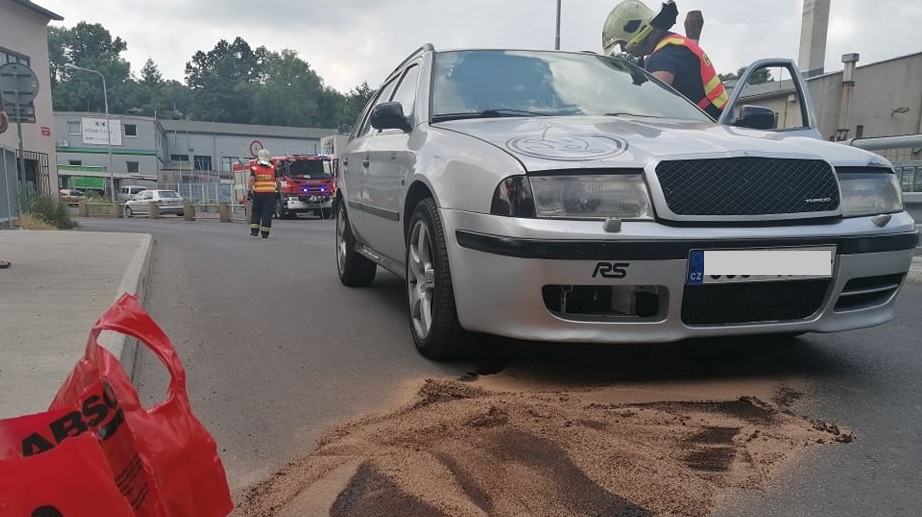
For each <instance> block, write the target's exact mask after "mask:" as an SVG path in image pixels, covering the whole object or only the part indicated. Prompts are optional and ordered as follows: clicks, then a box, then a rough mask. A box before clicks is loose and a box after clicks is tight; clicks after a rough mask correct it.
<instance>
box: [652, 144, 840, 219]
mask: <svg viewBox="0 0 922 517" xmlns="http://www.w3.org/2000/svg"><path fill="white" fill-rule="evenodd" d="M656 175H657V177H658V178H659V183H660V186H661V187H662V190H663V196H664V198H665V200H666V205H667V206H668V207H669V210H670V211H671V212H672V213H674V214H676V215H679V216H731V215H736V216H756V215H781V214H795V213H815V212H828V211H831V210H835V209H837V208H838V206H839V184H838V181H837V178H836V174H835V171H834V170H833V169H832V167H830V166H829V164H827V163H826V162H824V161H821V160H792V159H776V158H755V157H744V158H721V159H712V160H676V161H664V162H661V163H660V164H659V165H657V167H656ZM661 216H662V214H661ZM666 218H667V219H668V216H667V217H666Z"/></svg>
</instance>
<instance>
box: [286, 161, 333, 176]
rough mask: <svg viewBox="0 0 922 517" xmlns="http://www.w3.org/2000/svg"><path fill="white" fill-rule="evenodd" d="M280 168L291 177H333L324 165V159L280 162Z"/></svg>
mask: <svg viewBox="0 0 922 517" xmlns="http://www.w3.org/2000/svg"><path fill="white" fill-rule="evenodd" d="M278 170H279V171H280V172H281V174H282V175H283V176H288V177H290V178H306V179H312V180H322V179H328V178H332V176H330V174H329V173H328V172H327V171H326V170H325V169H324V167H323V160H294V161H290V162H280V163H279V166H278Z"/></svg>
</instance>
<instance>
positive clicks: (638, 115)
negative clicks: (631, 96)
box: [604, 111, 661, 118]
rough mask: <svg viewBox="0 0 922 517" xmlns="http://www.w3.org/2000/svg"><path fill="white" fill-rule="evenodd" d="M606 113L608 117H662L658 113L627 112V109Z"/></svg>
mask: <svg viewBox="0 0 922 517" xmlns="http://www.w3.org/2000/svg"><path fill="white" fill-rule="evenodd" d="M604 115H605V116H606V117H621V116H628V117H645V118H661V117H659V116H657V115H641V114H639V113H628V112H626V111H613V112H611V113H605V114H604Z"/></svg>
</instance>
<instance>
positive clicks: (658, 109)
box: [431, 50, 710, 122]
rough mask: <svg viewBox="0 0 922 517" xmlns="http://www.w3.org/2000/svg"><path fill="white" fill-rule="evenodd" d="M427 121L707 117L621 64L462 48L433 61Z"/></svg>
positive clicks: (572, 56) (567, 55)
mask: <svg viewBox="0 0 922 517" xmlns="http://www.w3.org/2000/svg"><path fill="white" fill-rule="evenodd" d="M431 113H432V120H433V122H439V121H444V120H453V119H460V118H472V117H502V116H520V117H521V116H551V115H609V116H637V117H663V118H679V119H689V120H698V121H710V118H709V117H708V116H707V115H705V114H704V113H702V112H701V111H700V110H698V109H697V107H695V106H694V105H693V104H691V103H690V102H689V101H688V100H686V99H685V98H684V97H682V96H681V95H680V94H679V93H677V92H675V91H674V90H672V89H671V88H669V87H667V86H665V85H663V84H662V83H660V82H658V81H656V80H655V79H653V78H652V76H650V75H649V74H647V73H646V72H645V71H643V70H641V69H640V68H638V67H636V66H634V65H631V64H630V63H627V62H625V61H623V60H620V59H615V58H609V57H604V56H600V55H597V54H590V53H563V52H540V51H509V50H466V51H450V52H442V53H439V54H437V55H436V56H435V67H434V72H433V84H432V110H431Z"/></svg>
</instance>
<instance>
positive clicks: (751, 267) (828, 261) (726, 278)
mask: <svg viewBox="0 0 922 517" xmlns="http://www.w3.org/2000/svg"><path fill="white" fill-rule="evenodd" d="M835 260H836V247H835V246H815V247H809V248H775V249H742V250H691V251H690V252H689V254H688V273H687V275H686V283H687V284H688V285H701V284H717V283H730V282H770V281H779V280H804V279H811V278H830V277H832V271H833V268H834V267H835Z"/></svg>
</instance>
